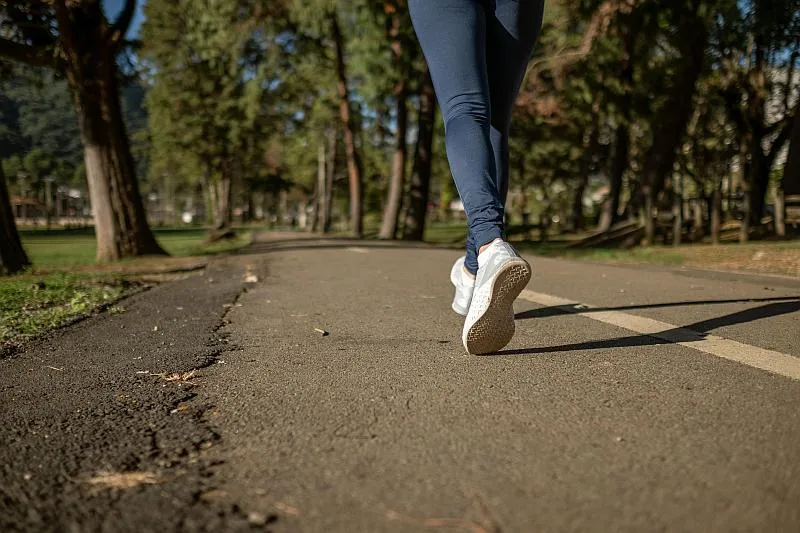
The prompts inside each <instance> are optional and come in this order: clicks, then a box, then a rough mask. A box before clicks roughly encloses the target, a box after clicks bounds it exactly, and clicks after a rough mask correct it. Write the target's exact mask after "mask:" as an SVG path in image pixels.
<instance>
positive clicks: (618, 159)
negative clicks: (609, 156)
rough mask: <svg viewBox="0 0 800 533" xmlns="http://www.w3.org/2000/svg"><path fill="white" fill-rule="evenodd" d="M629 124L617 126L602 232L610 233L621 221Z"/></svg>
mask: <svg viewBox="0 0 800 533" xmlns="http://www.w3.org/2000/svg"><path fill="white" fill-rule="evenodd" d="M628 128H629V126H628V125H627V124H620V125H619V126H617V134H616V137H617V142H616V145H615V146H614V158H613V160H612V161H611V176H610V184H609V191H608V197H607V198H606V200H605V202H603V213H602V214H601V215H600V227H599V228H598V229H599V230H600V231H608V230H609V229H610V228H611V226H613V225H614V223H615V222H617V221H618V220H619V213H618V211H619V197H620V193H621V192H622V178H623V176H624V174H625V169H627V168H628V154H629V152H630V132H629V130H628Z"/></svg>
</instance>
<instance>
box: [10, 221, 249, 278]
mask: <svg viewBox="0 0 800 533" xmlns="http://www.w3.org/2000/svg"><path fill="white" fill-rule="evenodd" d="M154 233H155V235H156V239H157V240H158V242H159V243H160V244H161V246H162V247H163V248H164V250H166V251H167V252H168V253H169V254H170V255H173V256H176V257H184V256H192V255H209V254H217V253H223V252H229V251H233V250H236V249H238V248H241V247H243V246H247V245H248V244H249V243H250V240H251V238H252V230H244V231H239V232H238V234H237V236H236V237H235V238H234V239H230V240H224V241H219V242H216V243H213V244H205V243H204V240H205V238H206V230H204V229H202V228H187V229H184V228H179V229H157V230H154ZM21 237H22V245H23V246H24V247H25V250H26V251H27V252H28V256H29V257H30V259H31V261H32V262H33V265H34V267H65V268H69V267H73V266H78V265H87V264H91V263H93V262H94V261H95V254H96V251H97V246H96V243H95V238H94V233H93V232H92V231H91V230H90V229H89V230H51V231H44V230H28V231H22V232H21Z"/></svg>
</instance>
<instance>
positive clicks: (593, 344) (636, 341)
mask: <svg viewBox="0 0 800 533" xmlns="http://www.w3.org/2000/svg"><path fill="white" fill-rule="evenodd" d="M738 302H771V303H767V304H766V305H762V306H760V307H755V308H753V309H746V310H744V311H737V312H736V313H731V314H729V315H724V316H721V317H716V318H711V319H708V320H702V321H700V322H695V323H694V324H689V325H687V326H683V327H677V328H673V329H669V330H666V331H662V332H659V333H658V335H660V336H663V337H667V338H668V339H669V340H667V339H662V338H657V337H652V336H650V335H631V336H629V337H619V338H616V339H604V340H598V341H586V342H578V343H574V344H562V345H559V346H543V347H541V348H523V349H516V350H504V351H500V352H497V353H496V354H493V355H495V356H497V355H534V354H543V353H553V352H572V351H580V350H600V349H604V348H623V347H634V346H656V345H659V344H674V343H678V342H697V341H700V340H703V339H705V338H706V334H707V333H709V332H711V331H713V330H715V329H717V328H721V327H725V326H733V325H735V324H746V323H748V322H753V321H755V320H759V319H762V318H770V317H775V316H780V315H786V314H789V313H794V312H796V311H800V297H792V298H764V299H758V300H721V301H711V302H677V303H672V304H654V305H643V306H626V307H613V308H603V309H599V308H597V309H595V308H593V309H588V310H587V309H580V308H577V307H574V308H573V307H571V306H559V307H546V308H544V309H535V310H533V311H530V312H529V311H526V312H525V313H520V314H519V315H517V317H518V318H519V317H522V318H533V317H534V316H538V317H544V316H555V315H560V314H564V313H570V311H568V310H567V309H574V311H572V313H575V314H584V313H590V312H593V311H594V312H597V311H611V310H621V309H646V308H652V307H669V306H680V305H699V304H713V303H738ZM535 311H539V312H546V313H544V314H538V315H534V314H533V312H535ZM523 315H524V316H523Z"/></svg>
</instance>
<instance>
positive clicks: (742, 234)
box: [739, 189, 752, 243]
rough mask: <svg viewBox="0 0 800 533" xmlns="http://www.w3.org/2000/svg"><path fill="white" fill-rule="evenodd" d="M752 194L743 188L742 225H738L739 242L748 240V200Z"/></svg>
mask: <svg viewBox="0 0 800 533" xmlns="http://www.w3.org/2000/svg"><path fill="white" fill-rule="evenodd" d="M751 201H752V195H751V194H750V190H749V189H745V190H744V198H743V199H742V225H741V226H740V227H739V242H740V243H746V242H747V241H749V240H750V219H751V209H750V202H751Z"/></svg>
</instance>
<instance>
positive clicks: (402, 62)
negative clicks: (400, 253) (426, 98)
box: [379, 0, 413, 239]
mask: <svg viewBox="0 0 800 533" xmlns="http://www.w3.org/2000/svg"><path fill="white" fill-rule="evenodd" d="M383 12H384V14H385V16H386V18H387V20H386V24H385V25H386V28H387V30H386V34H387V35H386V40H387V41H388V42H389V46H390V48H391V58H392V59H391V64H392V70H393V71H394V72H393V74H394V76H392V77H391V78H390V79H391V80H392V81H393V82H394V83H393V85H394V87H393V88H392V96H393V97H394V101H395V107H396V113H395V120H396V123H397V126H396V133H395V149H394V155H393V158H392V175H391V179H390V181H389V194H388V197H387V201H386V206H385V207H384V211H383V222H382V224H381V230H380V234H379V236H380V238H381V239H394V238H395V236H396V234H397V223H398V220H399V218H400V208H401V203H402V199H403V189H404V185H405V174H406V160H407V159H408V146H407V144H406V137H407V135H408V102H407V99H408V93H409V81H410V80H409V78H410V74H411V72H410V70H411V68H410V67H411V65H410V63H411V60H412V59H413V56H412V54H411V50H412V40H411V33H412V31H413V30H412V29H411V23H410V20H409V17H408V15H407V10H406V6H405V2H404V1H403V0H397V1H385V2H384V3H383Z"/></svg>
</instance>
